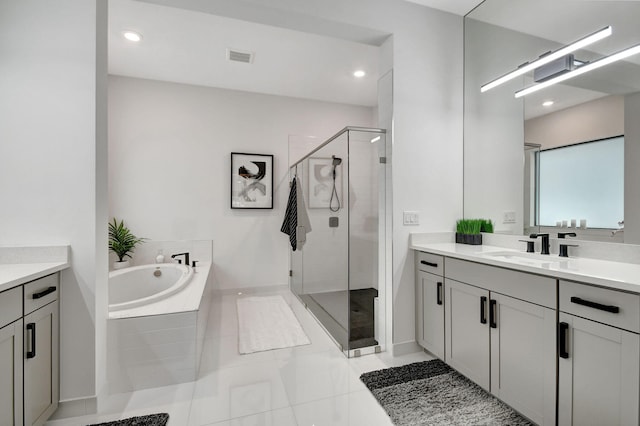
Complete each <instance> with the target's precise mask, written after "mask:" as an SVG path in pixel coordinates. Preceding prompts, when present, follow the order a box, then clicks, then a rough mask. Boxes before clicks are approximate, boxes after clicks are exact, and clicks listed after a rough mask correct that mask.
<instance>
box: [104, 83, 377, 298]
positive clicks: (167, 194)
mask: <svg viewBox="0 0 640 426" xmlns="http://www.w3.org/2000/svg"><path fill="white" fill-rule="evenodd" d="M371 118H372V111H371V108H368V107H358V106H350V105H343V104H333V103H327V102H318V101H309V100H302V99H294V98H286V97H279V96H270V95H261V94H255V93H248V92H240V91H232V90H225V89H215V88H205V87H198V86H189V85H183V84H174V83H164V82H158V81H151V80H141V79H134V78H127V77H119V76H111V77H110V85H109V200H110V202H109V205H110V214H111V216H115V217H117V218H119V219H124V220H125V222H126V223H127V225H128V226H129V227H130V228H131V230H132V231H133V232H134V233H135V234H136V235H138V236H143V237H147V238H150V239H152V240H184V239H190V240H191V239H192V240H198V239H210V240H213V242H214V248H215V249H214V252H215V254H216V256H215V259H214V263H215V266H216V279H217V285H218V288H221V289H235V288H243V287H256V286H270V285H283V284H286V283H287V281H288V270H289V250H288V237H287V236H286V235H285V234H283V233H281V232H280V226H281V224H282V220H283V217H284V211H285V207H286V201H287V197H288V194H289V192H288V191H289V186H288V182H289V181H288V167H287V164H288V160H287V158H288V140H289V135H318V136H319V137H320V138H326V137H328V136H331V135H333V134H334V133H336V132H337V131H338V130H340V129H342V128H343V127H345V126H346V125H353V126H371ZM231 152H249V153H259V154H273V155H274V170H275V177H274V186H275V191H274V209H273V210H237V209H236V210H232V209H230V207H229V191H230V165H229V164H230V163H229V161H230V153H231ZM169 254H170V253H165V255H169Z"/></svg>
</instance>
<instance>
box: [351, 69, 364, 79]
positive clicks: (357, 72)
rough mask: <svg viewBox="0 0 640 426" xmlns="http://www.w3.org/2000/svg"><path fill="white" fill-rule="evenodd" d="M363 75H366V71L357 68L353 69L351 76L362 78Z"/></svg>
mask: <svg viewBox="0 0 640 426" xmlns="http://www.w3.org/2000/svg"><path fill="white" fill-rule="evenodd" d="M365 75H367V73H365V72H364V71H362V70H357V71H354V73H353V76H354V77H357V78H362V77H364V76H365Z"/></svg>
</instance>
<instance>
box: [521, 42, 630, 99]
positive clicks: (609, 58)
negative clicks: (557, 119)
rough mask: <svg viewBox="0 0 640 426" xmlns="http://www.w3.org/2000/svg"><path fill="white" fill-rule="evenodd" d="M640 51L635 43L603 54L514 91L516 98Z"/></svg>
mask: <svg viewBox="0 0 640 426" xmlns="http://www.w3.org/2000/svg"><path fill="white" fill-rule="evenodd" d="M638 53H640V44H636V45H635V46H632V47H629V48H628V49H624V50H621V51H620V52H617V53H614V54H612V55H609V56H605V57H604V58H602V59H598V60H597V61H595V62H591V63H590V64H587V65H583V66H581V67H580V68H577V69H575V70H573V71H570V72H568V73H565V74H561V75H559V76H557V77H555V78H552V79H551V80H547V81H545V82H542V83H539V84H535V85H533V86H529V87H527V88H526V89H522V90H519V91H517V92H516V95H515V96H516V98H520V97H522V96H526V95H528V94H530V93H533V92H537V91H538V90H542V89H544V88H545V87H549V86H552V85H554V84H556V83H560V82H562V81H565V80H569V79H570V78H573V77H577V76H579V75H581V74H584V73H586V72H589V71H593V70H595V69H597V68H601V67H604V66H605V65H609V64H611V63H613V62H616V61H620V60H622V59H624V58H628V57H629V56H633V55H637V54H638Z"/></svg>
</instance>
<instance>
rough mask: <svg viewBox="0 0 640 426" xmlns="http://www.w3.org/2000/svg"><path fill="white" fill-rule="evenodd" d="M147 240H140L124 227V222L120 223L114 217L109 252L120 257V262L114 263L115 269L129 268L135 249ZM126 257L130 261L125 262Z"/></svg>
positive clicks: (110, 230) (110, 229) (111, 223)
mask: <svg viewBox="0 0 640 426" xmlns="http://www.w3.org/2000/svg"><path fill="white" fill-rule="evenodd" d="M145 240H146V238H138V237H136V236H135V235H133V234H132V233H131V231H130V230H129V228H127V227H126V226H124V220H121V221H120V223H118V220H117V219H116V218H115V217H114V218H113V222H109V250H111V251H112V252H114V253H115V254H116V256H118V260H117V261H116V262H114V263H113V269H122V268H127V267H128V266H129V264H130V262H129V259H130V258H131V254H132V253H133V251H134V249H135V248H136V246H137V245H138V244H140V243H143V242H144V241H145ZM125 257H128V258H129V259H127V260H125Z"/></svg>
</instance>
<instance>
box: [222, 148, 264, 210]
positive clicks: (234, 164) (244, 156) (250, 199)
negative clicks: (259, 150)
mask: <svg viewBox="0 0 640 426" xmlns="http://www.w3.org/2000/svg"><path fill="white" fill-rule="evenodd" d="M231 208H232V209H273V155H269V154H249V153H244V152H232V153H231Z"/></svg>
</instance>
